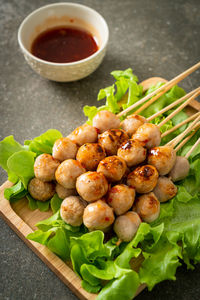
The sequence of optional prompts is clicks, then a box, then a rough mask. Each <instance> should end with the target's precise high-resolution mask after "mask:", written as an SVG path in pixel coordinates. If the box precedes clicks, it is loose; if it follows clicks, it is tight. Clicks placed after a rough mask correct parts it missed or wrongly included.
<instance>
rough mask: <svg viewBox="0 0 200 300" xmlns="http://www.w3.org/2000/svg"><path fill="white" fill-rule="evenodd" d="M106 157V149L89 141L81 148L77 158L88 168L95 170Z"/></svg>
mask: <svg viewBox="0 0 200 300" xmlns="http://www.w3.org/2000/svg"><path fill="white" fill-rule="evenodd" d="M105 157H106V154H105V150H104V148H103V147H102V146H101V145H99V144H95V143H93V144H91V143H87V144H84V145H83V146H81V147H80V148H79V150H78V152H77V156H76V159H77V160H78V161H80V163H81V164H82V165H83V166H84V167H85V168H86V170H88V171H94V170H96V168H97V166H98V164H99V162H100V161H101V160H102V159H104V158H105Z"/></svg>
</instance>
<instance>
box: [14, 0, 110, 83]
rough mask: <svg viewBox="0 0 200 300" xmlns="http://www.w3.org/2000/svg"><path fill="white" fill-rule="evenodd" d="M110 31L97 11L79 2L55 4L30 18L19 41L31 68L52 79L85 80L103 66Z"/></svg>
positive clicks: (42, 8) (21, 31) (32, 14)
mask: <svg viewBox="0 0 200 300" xmlns="http://www.w3.org/2000/svg"><path fill="white" fill-rule="evenodd" d="M108 39H109V30H108V25H107V23H106V21H105V20H104V18H103V17H102V16H101V15H100V14H99V13H98V12H97V11H95V10H94V9H92V8H90V7H87V6H85V5H81V4H78V3H68V2H66V3H64V2H63V3H54V4H50V5H46V6H43V7H40V8H38V9H37V10H35V11H33V12H32V13H31V14H30V15H28V16H27V17H26V18H25V19H24V21H23V22H22V23H21V25H20V27H19V30H18V42H19V45H20V48H21V50H22V52H23V54H24V57H25V59H26V61H27V63H28V64H29V65H30V67H31V68H32V69H33V70H34V71H35V72H37V73H38V74H40V75H41V76H42V77H45V78H47V79H49V80H54V81H59V82H70V81H75V80H79V79H82V78H84V77H86V76H88V75H90V74H91V73H92V72H94V71H95V70H96V69H97V67H98V66H99V65H100V64H101V62H102V60H103V58H104V56H105V53H106V48H107V44H108Z"/></svg>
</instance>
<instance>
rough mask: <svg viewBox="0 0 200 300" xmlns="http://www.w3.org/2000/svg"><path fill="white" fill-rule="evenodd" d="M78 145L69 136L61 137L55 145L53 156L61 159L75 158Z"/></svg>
mask: <svg viewBox="0 0 200 300" xmlns="http://www.w3.org/2000/svg"><path fill="white" fill-rule="evenodd" d="M77 150H78V148H77V145H76V144H75V143H74V142H73V141H71V140H70V139H68V138H60V139H58V140H56V141H55V143H54V145H53V152H52V156H53V157H54V158H56V159H58V160H60V161H63V160H66V159H69V158H75V157H76V152H77Z"/></svg>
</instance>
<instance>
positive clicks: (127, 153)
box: [117, 140, 147, 167]
mask: <svg viewBox="0 0 200 300" xmlns="http://www.w3.org/2000/svg"><path fill="white" fill-rule="evenodd" d="M146 154H147V150H146V149H145V148H144V147H143V144H142V143H141V142H139V141H137V140H128V141H126V142H124V143H123V144H122V145H121V146H120V147H119V149H118V151H117V156H119V157H121V158H123V159H124V160H125V162H126V164H127V166H128V167H133V166H136V165H138V164H140V163H141V162H143V161H144V160H145V159H146Z"/></svg>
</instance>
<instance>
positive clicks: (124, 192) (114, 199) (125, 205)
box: [107, 184, 135, 215]
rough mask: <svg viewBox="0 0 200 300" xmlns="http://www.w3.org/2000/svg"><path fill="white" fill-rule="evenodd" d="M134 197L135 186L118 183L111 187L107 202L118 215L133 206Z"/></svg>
mask: <svg viewBox="0 0 200 300" xmlns="http://www.w3.org/2000/svg"><path fill="white" fill-rule="evenodd" d="M134 199H135V190H134V188H132V187H129V186H127V185H125V184H118V185H115V186H113V187H112V188H111V189H110V191H109V193H108V198H107V202H108V204H109V205H110V206H111V207H112V208H113V209H114V212H115V214H116V215H122V214H124V213H125V212H127V211H128V210H129V209H130V208H131V207H132V205H133V202H134Z"/></svg>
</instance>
